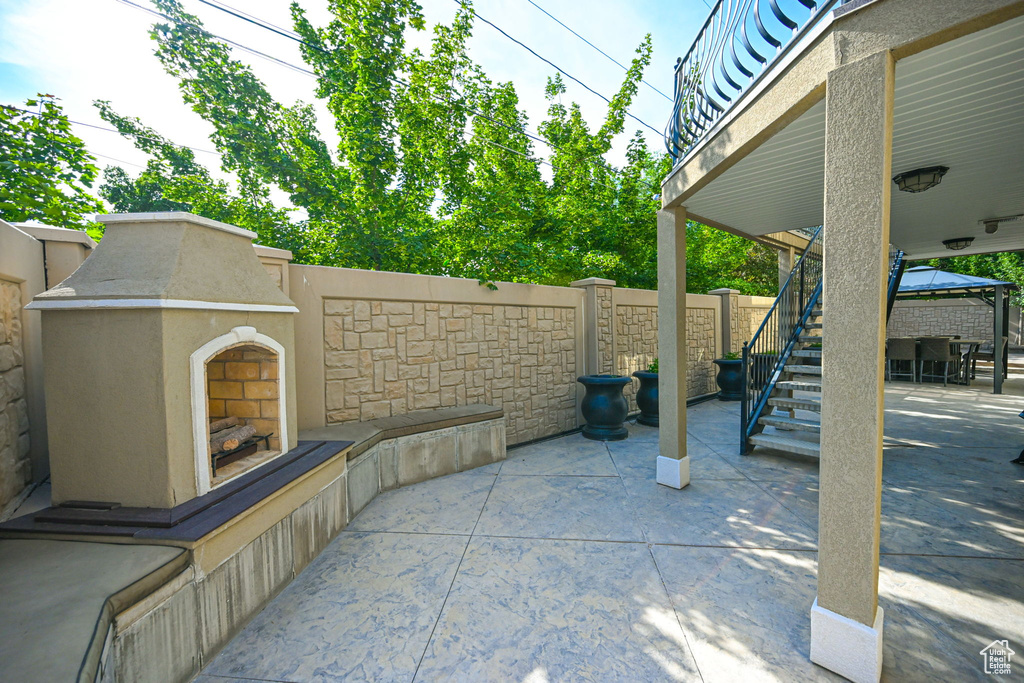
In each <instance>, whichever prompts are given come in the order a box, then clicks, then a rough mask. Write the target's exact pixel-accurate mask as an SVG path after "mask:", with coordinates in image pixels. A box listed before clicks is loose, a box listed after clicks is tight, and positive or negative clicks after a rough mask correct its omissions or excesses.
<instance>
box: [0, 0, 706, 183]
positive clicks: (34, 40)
mask: <svg viewBox="0 0 1024 683" xmlns="http://www.w3.org/2000/svg"><path fill="white" fill-rule="evenodd" d="M134 1H135V2H137V3H138V4H140V5H145V6H150V5H149V4H148V2H147V0H134ZM222 1H223V3H224V4H226V5H229V6H232V7H235V8H237V9H240V10H243V11H245V12H247V13H249V14H252V15H254V16H257V17H259V18H261V19H264V20H266V21H268V22H270V23H273V24H277V25H279V26H284V27H289V28H290V27H291V23H290V17H289V13H288V5H289V1H288V0H222ZM533 2H535V3H536V5H539V6H540V7H542V8H544V10H546V11H547V12H549V13H550V14H552V15H554V16H555V17H557V18H558V19H559V20H560V21H562V22H563V23H565V24H566V25H568V26H569V27H571V28H572V29H573V30H574V31H576V32H577V33H579V34H580V35H582V36H583V37H585V38H586V39H587V40H589V41H590V42H591V43H593V44H594V45H596V46H597V47H599V48H601V49H602V50H603V51H605V52H607V53H608V54H609V55H611V56H612V57H614V58H615V59H616V60H618V61H619V62H621V63H622V64H626V65H628V64H629V61H630V60H631V59H632V57H633V56H634V51H635V50H636V47H637V46H638V45H639V44H640V42H641V41H642V40H643V38H644V36H645V35H646V34H647V33H650V34H651V36H652V39H653V45H654V53H653V59H652V62H651V65H650V66H649V67H648V69H647V71H646V72H645V74H644V79H645V80H646V81H647V82H648V83H650V84H651V85H653V86H654V88H656V89H658V90H660V91H661V92H662V93H665V94H666V95H668V96H670V97H671V95H672V76H673V72H674V65H675V61H676V59H677V58H678V57H679V56H681V55H682V54H683V53H685V51H686V49H687V48H688V47H689V45H690V43H691V42H692V40H693V37H694V35H696V33H697V30H698V29H699V28H700V26H701V24H702V23H703V21H704V19H705V18H706V17H707V14H708V12H709V10H708V7H707V5H706V4H705V1H704V0H533ZM708 2H711V0H708ZM420 3H421V5H422V7H423V14H424V17H425V19H426V22H427V26H428V30H426V31H423V32H415V31H411V30H410V32H409V35H408V36H407V42H408V47H410V48H412V47H420V48H422V49H428V48H429V41H430V36H431V30H430V29H431V27H432V26H433V25H435V24H437V23H445V24H447V23H450V22H451V20H452V18H453V17H454V14H455V12H456V10H457V9H458V6H457V3H456V0H420ZM183 4H184V6H185V8H186V10H187V11H189V12H190V13H192V14H195V15H197V16H199V17H200V19H201V20H202V21H203V23H204V25H205V26H206V28H207V29H208V30H210V31H211V32H212V33H215V34H218V35H222V36H225V37H228V38H230V39H232V40H235V41H237V42H240V43H243V44H245V45H248V46H250V47H253V48H256V49H258V50H260V51H262V52H266V53H268V54H271V55H273V56H275V57H278V58H280V59H283V60H285V61H289V62H292V63H295V64H302V59H301V57H300V55H299V50H298V45H297V43H295V42H293V41H291V40H289V39H287V38H284V37H280V36H276V35H274V34H272V33H270V32H268V31H266V30H264V29H261V28H259V27H257V26H253V25H251V24H248V23H246V22H243V21H241V20H239V19H237V18H235V17H232V16H230V15H228V14H225V13H223V12H220V11H218V10H216V9H214V8H212V7H209V6H207V5H203V4H201V3H199V2H198V0H184V2H183ZM300 4H301V5H302V6H303V7H305V8H306V9H307V11H308V12H309V15H310V17H311V19H312V21H313V22H314V23H315V24H318V25H319V24H323V23H327V21H328V20H329V17H330V15H329V11H328V9H327V4H328V3H327V0H300ZM474 8H475V9H476V11H477V12H478V13H479V14H480V15H481V16H482V17H484V18H486V19H488V20H489V21H491V22H493V23H495V24H497V25H498V26H500V27H501V28H502V29H504V30H505V31H506V32H507V33H509V34H510V35H512V36H513V37H515V38H517V39H518V40H520V41H522V42H523V43H526V44H527V45H529V46H530V47H531V48H533V49H534V50H535V51H536V52H538V53H540V54H541V55H543V56H544V57H546V58H547V59H548V60H550V61H551V62H554V63H555V64H557V65H558V66H559V67H561V68H562V69H564V70H565V71H566V72H567V73H569V74H571V75H572V76H574V77H576V78H578V79H579V80H581V81H583V82H584V83H586V84H587V85H588V86H590V87H591V88H593V89H594V90H596V91H597V92H599V93H601V94H603V95H605V96H607V97H611V96H612V95H613V94H614V93H615V92H616V91H617V89H618V88H619V86H620V85H621V82H622V78H623V75H624V71H623V70H622V68H620V67H619V66H616V65H615V64H614V63H613V62H611V61H609V60H608V59H607V58H606V57H604V56H602V55H601V54H600V53H599V52H597V51H595V50H594V49H593V48H591V47H589V46H588V45H587V44H586V43H584V42H583V41H581V40H580V39H579V38H577V37H575V36H574V35H572V34H571V33H569V32H568V31H567V30H566V29H565V28H563V27H562V26H560V25H559V24H557V23H556V22H555V21H554V20H552V19H551V18H549V17H548V16H546V15H545V14H544V13H543V12H542V11H541V10H540V9H538V8H537V7H536V6H534V5H533V4H531V3H530V1H529V0H477V2H476V3H475V5H474ZM153 21H154V17H153V16H151V15H148V14H147V13H145V12H143V11H140V10H139V9H136V8H134V7H130V6H128V5H125V4H122V3H120V2H118V1H117V0H0V103H3V104H10V105H15V106H23V104H24V101H25V100H26V99H27V98H30V97H33V96H34V95H35V94H36V93H37V92H43V93H49V94H52V95H56V96H57V97H59V98H60V100H61V104H62V106H63V107H64V110H65V112H66V113H67V115H68V117H69V118H70V119H71V120H73V121H80V122H84V123H88V124H93V125H99V126H103V127H109V126H108V124H106V123H105V122H104V121H103V120H102V119H100V118H99V116H98V114H97V113H96V110H95V109H94V108H93V106H92V102H93V101H94V100H97V99H105V100H110V101H111V103H112V105H113V108H114V110H115V111H117V112H118V113H120V114H124V115H131V116H138V117H140V118H141V119H142V121H143V123H145V124H147V125H149V126H151V127H153V128H155V129H156V130H157V131H159V132H160V133H161V134H163V135H164V136H165V137H167V138H169V139H170V140H172V141H173V142H175V143H177V144H182V145H189V146H192V147H197V148H200V149H204V150H212V149H213V146H212V144H211V143H210V141H209V140H208V137H207V136H208V135H209V133H210V132H211V130H212V129H211V127H210V126H209V125H208V124H207V123H206V122H204V121H203V120H202V119H201V118H200V117H199V116H198V115H197V114H195V113H193V112H192V111H191V109H190V108H189V107H188V106H187V105H185V104H184V103H183V102H182V100H181V95H180V93H179V91H178V86H177V81H176V79H174V78H173V77H171V76H169V75H168V74H166V73H164V71H163V69H162V67H161V65H160V63H159V62H158V61H157V59H156V57H155V56H154V55H153V47H154V42H153V41H152V40H151V39H150V38H149V35H148V29H149V27H150V25H151V24H152V23H153ZM469 53H470V56H471V57H472V58H473V59H474V60H475V61H476V62H477V63H478V64H480V65H481V66H482V67H483V69H484V71H485V72H486V73H487V74H488V76H489V77H490V78H491V79H492V80H493V81H495V82H502V81H512V82H513V83H515V86H516V90H517V92H518V93H519V97H520V103H521V107H522V108H523V109H525V111H526V112H527V115H528V116H529V126H530V129H531V130H534V131H535V130H536V126H537V124H538V123H539V122H540V121H542V120H543V118H544V117H545V112H546V109H547V102H546V100H545V99H544V85H545V83H546V81H547V78H548V77H550V76H552V75H554V73H555V70H554V69H553V68H552V67H551V66H549V65H547V64H545V63H544V62H542V61H540V60H539V59H537V58H536V57H534V56H533V55H531V54H530V53H529V52H527V51H526V50H524V49H523V48H522V47H520V46H518V45H516V44H515V43H513V42H512V41H510V40H509V39H508V38H506V37H504V36H502V35H501V34H500V33H499V32H497V31H496V30H494V29H493V28H491V27H490V26H488V25H486V24H484V23H482V22H479V21H477V23H476V25H475V27H474V31H473V37H472V39H471V41H470V43H469ZM233 54H234V56H235V57H236V58H237V59H239V60H241V61H243V62H245V63H247V64H249V65H250V66H251V67H252V68H253V71H254V72H255V74H256V75H257V76H258V77H259V78H260V79H261V80H263V82H264V83H266V84H267V87H268V89H269V90H270V92H271V93H272V94H273V95H274V96H275V97H276V98H277V99H278V101H280V102H282V103H284V104H289V105H290V104H293V103H294V102H295V101H297V100H302V101H304V102H314V103H315V102H316V98H315V96H314V94H313V90H314V84H315V81H314V79H313V78H311V77H307V76H303V75H301V74H297V73H295V72H294V71H291V70H289V69H287V68H284V67H282V66H279V65H275V64H273V63H270V62H267V61H265V60H262V59H260V58H258V57H254V56H251V55H248V54H246V53H244V52H242V51H239V50H235V51H234V52H233ZM565 80H566V82H567V93H566V95H565V96H564V98H563V102H564V103H566V104H568V103H569V102H571V101H575V102H578V103H579V104H580V106H581V108H582V111H583V114H584V117H585V118H586V119H587V121H588V123H589V124H590V126H591V129H592V130H593V129H596V128H597V127H598V126H599V125H600V123H601V121H602V119H603V117H604V112H605V107H606V104H605V102H603V101H602V100H601V99H599V98H598V97H597V96H595V95H593V94H591V93H589V92H587V91H586V90H585V89H583V88H582V87H581V86H579V85H577V84H575V83H573V82H571V81H570V80H568V79H565ZM654 88H652V87H649V86H648V85H644V84H641V86H640V90H639V92H638V95H637V97H636V98H635V100H634V103H633V106H632V107H631V108H630V112H631V113H632V114H633V115H635V116H636V117H637V118H639V119H642V120H643V121H645V122H646V123H648V124H650V125H651V126H653V127H654V128H655V129H657V130H658V131H661V130H663V129H664V125H665V122H666V120H667V119H668V117H669V114H670V113H671V102H670V101H669V100H668V99H666V98H665V97H664V96H663V95H661V94H659V93H658V92H656V91H655V89H654ZM318 117H319V127H320V130H321V133H322V134H323V135H324V137H325V139H326V140H328V141H329V142H330V143H332V142H333V134H332V131H331V125H332V119H331V117H330V115H329V114H328V113H327V110H326V109H325V108H323V107H322V106H320V107H318ZM638 129H642V130H644V132H645V135H646V138H647V142H648V145H649V146H650V147H652V148H654V149H658V150H662V149H664V147H663V144H662V140H661V136H660V134H657V133H655V132H653V131H651V130H649V129H646V128H644V127H643V126H642V125H641V124H640V123H638V122H637V121H636V120H634V119H630V118H627V119H626V128H625V132H624V133H623V134H622V135H620V136H619V137H618V138H617V139H616V141H615V145H614V147H613V150H612V152H611V153H609V155H608V159H609V160H610V161H611V162H612V163H615V164H620V163H622V162H623V159H624V155H625V151H626V145H627V143H628V141H629V139H630V138H631V137H632V135H633V134H634V133H635V132H636V130H638ZM74 130H75V132H76V134H77V135H79V137H81V138H82V139H84V140H85V142H86V145H87V147H88V148H89V150H90V151H91V152H92V153H93V154H94V155H96V156H97V158H98V162H99V165H100V166H101V167H103V166H105V165H108V164H112V165H121V166H123V167H124V168H125V169H126V170H127V171H128V172H129V173H132V174H133V175H134V174H135V173H137V172H138V171H140V170H141V166H142V165H143V164H144V163H145V160H146V156H145V155H144V154H143V153H141V152H139V151H137V150H135V148H134V147H133V146H132V145H131V144H130V143H129V142H127V141H126V140H124V139H123V138H121V137H120V136H119V135H117V134H115V133H109V132H104V131H99V130H95V129H90V128H87V127H84V126H75V127H74ZM546 153H547V149H546V148H544V147H543V146H541V145H537V146H535V148H534V155H535V156H546ZM197 158H198V160H200V161H202V162H204V163H205V164H206V165H207V166H208V167H210V168H211V170H213V171H216V170H217V168H218V166H219V161H218V158H217V157H216V156H214V155H209V154H203V153H198V154H197Z"/></svg>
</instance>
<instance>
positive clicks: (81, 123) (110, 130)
mask: <svg viewBox="0 0 1024 683" xmlns="http://www.w3.org/2000/svg"><path fill="white" fill-rule="evenodd" d="M0 106H2V107H5V108H7V109H14V110H15V111H20V112H23V113H25V114H31V115H32V116H42V114H40V113H39V112H34V111H32V110H30V109H22V108H21V107H14V106H12V105H9V104H4V105H0ZM68 123H73V124H75V125H76V126H85V127H86V128H94V129H96V130H102V131H104V132H107V133H117V134H118V135H120V136H122V137H124V135H125V134H124V133H122V132H121V131H119V130H118V129H116V128H106V127H104V126H97V125H96V124H94V123H85V122H84V121H75V120H73V119H68ZM132 135H133V136H134V137H137V138H141V139H143V140H151V141H153V142H163V143H165V144H168V145H170V146H172V147H178V148H179V149H190V150H192V151H193V152H202V153H203V154H213V155H215V156H221V153H220V152H213V151H211V150H208V149H200V148H198V147H190V146H188V145H179V144H177V143H174V142H171V141H169V140H165V139H164V138H159V137H153V136H151V135H140V134H138V133H132ZM97 156H101V155H97ZM126 163H127V162H126Z"/></svg>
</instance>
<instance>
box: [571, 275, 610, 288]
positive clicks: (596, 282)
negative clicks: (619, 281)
mask: <svg viewBox="0 0 1024 683" xmlns="http://www.w3.org/2000/svg"><path fill="white" fill-rule="evenodd" d="M569 286H570V287H614V286H615V280H605V279H604V278H600V277H588V278H587V279H585V280H576V281H575V282H570V283H569Z"/></svg>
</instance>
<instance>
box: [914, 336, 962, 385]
mask: <svg viewBox="0 0 1024 683" xmlns="http://www.w3.org/2000/svg"><path fill="white" fill-rule="evenodd" d="M949 342H950V338H949V337H922V338H921V355H920V357H919V358H918V361H919V364H920V371H919V372H918V375H917V376H918V378H919V379H920V380H921V381H922V382H923V381H924V378H925V377H927V378H928V379H940V378H941V379H942V386H946V384H947V383H948V382H949V380H950V379H953V380H956V379H957V377H958V376H959V374H960V354H959V353H954V352H953V348H952V345H951V344H950V343H949ZM925 363H931V366H932V372H931V373H928V374H926V373H925V371H924V367H925ZM939 363H942V374H941V375H940V374H936V372H935V369H936V366H937V365H938V364H939ZM950 366H952V367H950Z"/></svg>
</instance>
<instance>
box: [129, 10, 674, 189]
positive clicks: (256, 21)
mask: <svg viewBox="0 0 1024 683" xmlns="http://www.w3.org/2000/svg"><path fill="white" fill-rule="evenodd" d="M199 1H200V2H202V3H203V4H205V5H208V6H210V7H213V8H214V9H218V10H220V11H222V12H225V13H227V14H230V15H232V16H234V17H236V18H238V19H242V20H243V21H246V22H248V23H250V24H253V25H254V26H257V27H259V28H263V29H265V30H269V31H272V32H273V33H276V34H278V35H280V36H283V37H285V38H289V39H290V40H294V41H295V42H298V43H301V44H302V45H304V46H306V47H308V48H310V49H311V50H316V51H318V52H320V53H322V54H329V53H328V52H327V50H325V49H324V48H322V47H320V46H319V45H314V44H312V43H310V42H308V41H306V40H304V39H303V38H302V37H301V36H299V35H298V34H296V33H295V32H293V31H286V30H285V29H281V28H280V27H277V26H274V25H273V24H270V23H268V22H266V21H265V20H263V19H260V18H259V17H256V16H255V15H251V14H248V13H246V12H242V11H241V10H237V9H235V8H234V7H232V6H230V5H227V4H226V3H223V2H219V1H217V2H216V3H214V2H209V1H208V0H199ZM118 2H122V3H124V4H127V5H131V6H133V7H138V8H139V9H144V10H146V11H147V12H149V13H150V14H155V15H157V16H160V17H161V18H163V19H166V20H167V21H171V22H174V23H176V24H180V25H184V26H189V27H191V28H194V29H196V30H197V31H201V32H203V33H205V34H206V35H208V36H211V37H213V38H217V39H220V40H224V41H225V42H229V43H231V44H233V45H236V46H239V47H241V48H242V49H243V50H246V51H247V52H250V53H252V54H255V55H256V56H260V57H264V58H267V59H270V60H271V61H273V62H275V63H278V64H282V65H284V66H287V67H288V68H290V69H293V70H295V71H298V72H299V73H303V74H306V75H307V76H313V77H314V78H317V74H316V73H315V72H312V71H310V70H308V69H304V68H302V67H299V66H296V65H294V64H291V63H288V62H284V61H283V60H280V59H278V58H277V57H270V56H269V55H265V54H263V53H262V52H259V51H258V50H251V49H249V48H247V47H246V46H243V45H241V44H240V43H236V42H234V41H229V40H227V39H225V38H222V37H221V36H218V35H216V34H213V33H210V32H209V31H207V30H206V29H205V28H203V27H201V26H197V25H195V24H191V23H189V22H183V21H180V20H178V19H174V18H173V17H170V16H168V15H166V14H163V13H160V12H156V11H154V10H151V9H149V8H146V7H141V6H139V5H136V4H135V3H134V2H130V0H118ZM385 78H386V79H387V80H389V81H391V82H392V83H397V84H399V85H402V86H405V87H407V88H410V89H411V88H413V87H414V86H413V85H412V84H411V83H408V82H406V81H404V80H402V79H401V78H397V77H394V76H385ZM453 89H454V88H453ZM455 92H456V94H458V95H459V96H460V97H461V96H462V93H459V92H458V91H457V90H456V91H455ZM427 94H428V95H429V96H430V98H431V99H433V100H435V101H437V102H440V103H441V104H446V105H449V106H450V105H453V104H455V103H453V102H452V101H451V100H450V99H447V98H442V97H440V96H438V95H435V94H433V93H432V92H430V91H429V90H428V91H427ZM458 106H461V107H462V108H463V109H465V110H466V111H467V112H469V113H470V114H471V115H473V116H475V117H477V118H481V119H483V120H485V121H488V122H489V123H492V124H494V125H496V126H499V127H501V128H504V129H506V130H508V131H510V132H512V133H521V134H522V135H525V136H526V137H528V138H530V139H531V140H534V141H536V142H539V143H541V144H543V145H546V146H548V147H550V148H551V149H553V150H555V151H556V152H562V153H563V154H565V153H566V152H565V151H564V150H562V149H560V148H558V147H557V146H556V145H554V144H552V143H551V142H549V141H547V140H545V139H544V138H542V137H540V136H538V135H534V134H532V133H530V132H529V131H526V130H519V129H516V128H513V127H512V126H510V125H508V124H506V123H504V122H502V121H498V120H495V119H493V118H491V117H489V116H487V115H486V114H484V113H483V112H480V111H478V110H476V109H473V108H472V107H469V106H467V105H466V104H465V103H459V104H458ZM474 135H475V136H477V137H480V138H481V139H485V138H483V137H481V136H480V135H479V134H478V133H474ZM659 135H660V133H659ZM488 142H490V143H491V144H493V145H496V146H498V147H501V148H502V149H506V150H508V151H510V152H515V150H512V149H510V148H508V147H505V146H504V145H500V144H498V143H496V142H494V141H493V140H488ZM515 153H518V154H522V153H520V152H515ZM524 156H525V155H524ZM527 158H528V159H531V160H532V161H534V162H537V163H544V164H547V165H549V166H551V167H552V168H555V169H557V168H558V167H557V166H555V165H554V164H552V163H551V162H549V161H546V160H545V159H543V158H534V157H530V156H527ZM584 161H589V162H590V163H591V164H593V163H594V162H593V161H592V160H586V159H585V160H584ZM598 167H600V168H602V169H603V168H604V167H603V166H595V167H594V168H598Z"/></svg>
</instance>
